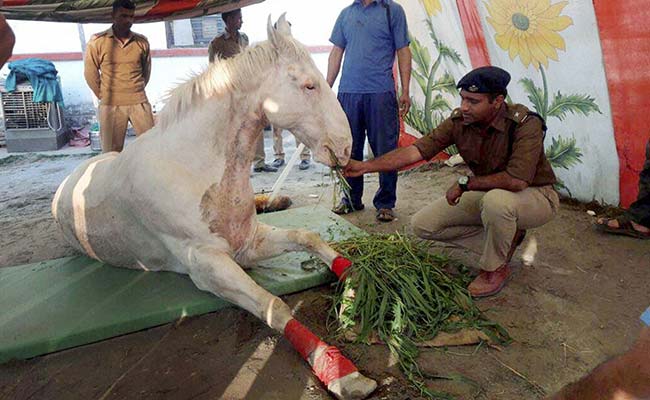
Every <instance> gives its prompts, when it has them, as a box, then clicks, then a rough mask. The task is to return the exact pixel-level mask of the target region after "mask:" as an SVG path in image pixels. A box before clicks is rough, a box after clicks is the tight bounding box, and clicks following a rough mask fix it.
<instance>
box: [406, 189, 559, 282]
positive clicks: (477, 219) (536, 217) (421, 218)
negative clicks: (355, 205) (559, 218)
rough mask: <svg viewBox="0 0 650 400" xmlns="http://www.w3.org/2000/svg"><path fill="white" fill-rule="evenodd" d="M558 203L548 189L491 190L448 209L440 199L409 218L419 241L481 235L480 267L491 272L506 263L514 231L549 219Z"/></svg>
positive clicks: (466, 196)
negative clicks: (483, 234) (421, 239)
mask: <svg viewBox="0 0 650 400" xmlns="http://www.w3.org/2000/svg"><path fill="white" fill-rule="evenodd" d="M559 204H560V200H559V197H558V195H557V193H556V192H555V190H554V189H553V187H552V186H550V185H549V186H536V187H528V188H526V189H524V190H522V191H520V192H510V191H508V190H503V189H493V190H490V191H488V192H476V191H471V192H466V193H464V194H463V195H462V196H461V198H460V202H459V203H458V204H457V205H455V206H450V205H449V204H448V203H447V199H446V198H445V197H442V198H441V199H438V200H436V201H435V202H433V204H431V205H429V206H427V207H424V208H423V209H421V210H420V211H418V212H417V213H416V214H415V215H413V217H412V219H411V225H412V226H413V230H414V232H415V234H416V235H417V236H419V237H421V238H423V239H429V240H438V241H442V242H445V241H453V240H454V239H463V238H467V237H470V236H474V235H477V234H479V233H481V232H484V233H485V236H484V242H483V254H482V256H481V261H480V267H481V269H483V270H485V271H494V270H496V269H498V268H499V267H500V266H502V265H503V264H504V263H505V262H506V257H507V254H508V250H510V246H511V244H512V240H513V238H514V236H515V232H516V231H517V229H532V228H536V227H539V226H542V225H544V224H546V223H547V222H549V221H550V220H552V219H553V217H554V216H555V214H557V210H558V208H559Z"/></svg>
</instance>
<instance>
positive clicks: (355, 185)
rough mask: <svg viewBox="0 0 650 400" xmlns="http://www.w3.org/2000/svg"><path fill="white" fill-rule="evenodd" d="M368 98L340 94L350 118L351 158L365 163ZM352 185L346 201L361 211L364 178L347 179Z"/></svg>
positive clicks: (339, 96)
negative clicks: (365, 109) (364, 104)
mask: <svg viewBox="0 0 650 400" xmlns="http://www.w3.org/2000/svg"><path fill="white" fill-rule="evenodd" d="M365 96H367V95H365V94H358V93H339V95H338V99H339V103H341V107H342V108H343V111H344V112H345V115H346V116H347V117H348V122H349V124H350V131H351V132H352V154H351V158H352V159H353V160H357V161H363V147H364V144H365V142H366V126H365V122H364V121H365V118H364V115H363V99H364V97H365ZM347 181H348V183H349V184H350V196H351V197H352V198H351V199H346V200H345V201H347V202H349V203H351V205H352V207H353V208H354V209H360V208H361V207H362V206H363V201H362V198H363V176H359V177H356V178H347Z"/></svg>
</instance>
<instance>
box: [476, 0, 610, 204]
mask: <svg viewBox="0 0 650 400" xmlns="http://www.w3.org/2000/svg"><path fill="white" fill-rule="evenodd" d="M567 3H568V2H567V1H561V2H558V3H555V4H551V2H550V1H549V0H488V1H486V2H485V7H486V8H487V10H488V13H489V15H488V16H487V18H486V20H487V22H488V23H489V24H490V25H491V26H492V27H493V28H494V30H495V31H496V33H495V34H494V40H495V42H496V43H497V44H498V45H499V47H500V48H502V49H503V50H505V51H506V52H508V55H509V56H510V60H511V61H514V60H515V58H519V60H520V61H521V63H522V64H523V65H524V66H525V67H526V68H528V67H530V66H532V67H534V68H535V69H536V70H537V71H539V76H540V79H541V82H542V87H541V88H540V87H538V86H536V84H535V82H534V80H533V79H532V78H530V77H524V78H521V79H520V80H519V83H520V84H521V85H522V86H523V88H524V91H525V92H526V93H527V94H528V100H529V101H530V103H531V104H532V108H533V109H534V110H535V112H537V113H538V114H539V115H541V116H542V118H544V120H548V119H549V118H551V117H552V118H557V119H559V120H560V121H563V120H564V119H565V118H567V117H568V114H569V113H571V114H574V115H578V116H579V115H580V114H581V115H583V116H589V114H591V113H594V112H597V113H601V111H600V109H599V108H598V105H597V104H596V102H595V101H594V98H593V97H591V96H589V95H588V94H569V95H565V94H562V93H561V92H560V91H559V90H558V91H557V93H555V94H554V95H552V93H551V89H550V88H549V85H548V81H547V79H546V72H545V69H544V67H546V68H549V62H548V61H549V59H551V60H554V61H559V58H558V52H557V50H562V51H565V50H566V45H565V42H564V38H562V36H561V35H560V34H559V32H561V31H563V30H565V29H566V28H568V27H569V26H570V25H573V19H571V17H568V16H566V15H560V13H561V12H562V10H563V9H564V7H565V6H566V5H567ZM551 95H552V96H553V98H552V99H551ZM547 142H548V140H547ZM546 156H547V157H548V159H549V162H550V163H551V165H552V166H553V168H554V169H557V168H564V169H569V168H571V167H572V166H573V165H576V164H578V163H581V162H582V160H581V158H582V153H581V151H580V149H579V148H578V147H577V146H576V139H575V137H573V136H572V137H570V138H567V137H562V136H561V135H557V136H556V137H552V138H551V144H550V146H548V147H547V148H546ZM558 185H559V186H560V187H561V188H564V189H566V190H567V191H568V192H569V194H571V190H570V188H567V187H566V186H565V185H564V183H563V182H561V181H560V182H559V184H558Z"/></svg>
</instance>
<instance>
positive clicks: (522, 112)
mask: <svg viewBox="0 0 650 400" xmlns="http://www.w3.org/2000/svg"><path fill="white" fill-rule="evenodd" d="M508 111H509V112H508V116H509V117H510V119H512V120H513V121H515V122H517V123H518V124H519V123H522V122H524V120H525V119H526V116H527V115H528V107H526V106H524V105H521V104H513V105H511V106H510V109H509V110H508Z"/></svg>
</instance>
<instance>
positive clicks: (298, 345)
mask: <svg viewBox="0 0 650 400" xmlns="http://www.w3.org/2000/svg"><path fill="white" fill-rule="evenodd" d="M284 336H286V337H287V339H289V341H290V342H291V344H292V345H293V347H295V349H296V350H298V353H300V355H301V356H302V358H304V359H305V360H306V359H307V357H309V355H310V354H311V353H312V352H313V351H314V350H316V349H317V348H318V347H320V346H327V343H325V342H322V341H321V340H320V339H319V338H318V336H316V335H314V334H313V333H311V331H310V330H309V329H307V327H305V326H304V325H303V324H301V323H300V322H298V321H296V320H295V319H292V320H291V321H289V322H287V325H286V326H285V327H284Z"/></svg>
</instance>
